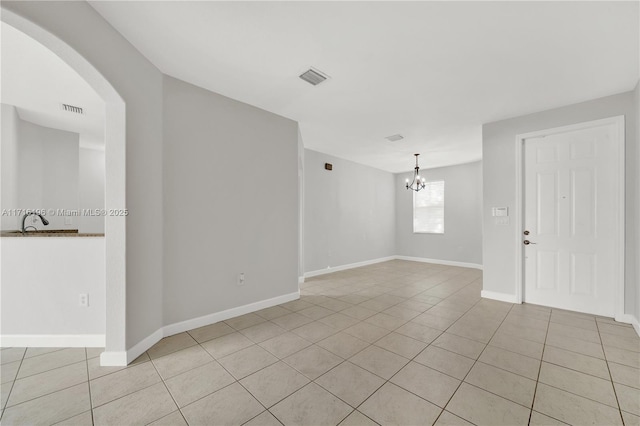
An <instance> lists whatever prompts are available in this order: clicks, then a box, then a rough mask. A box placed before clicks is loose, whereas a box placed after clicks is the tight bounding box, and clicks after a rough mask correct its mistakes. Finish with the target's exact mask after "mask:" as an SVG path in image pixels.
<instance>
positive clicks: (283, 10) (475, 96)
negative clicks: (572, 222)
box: [90, 1, 639, 172]
mask: <svg viewBox="0 0 640 426" xmlns="http://www.w3.org/2000/svg"><path fill="white" fill-rule="evenodd" d="M90 3H91V4H92V6H93V7H94V8H95V9H96V10H97V11H98V12H99V13H100V14H101V15H102V16H103V17H104V18H105V19H106V20H107V21H109V22H110V23H111V24H112V25H113V26H114V27H115V28H116V29H117V30H118V31H119V32H121V33H122V34H123V35H124V37H126V38H127V39H128V40H129V41H130V42H131V43H132V44H133V45H134V46H135V47H136V48H137V49H138V50H140V52H142V54H143V55H145V56H146V57H147V58H148V59H149V60H150V61H151V62H152V63H153V64H155V65H156V66H157V67H158V68H159V69H160V70H161V71H162V72H163V73H165V74H168V75H171V76H173V77H176V78H179V79H182V80H185V81H188V82H190V83H193V84H196V85H198V86H201V87H204V88H206V89H209V90H212V91H214V92H217V93H220V94H222V95H225V96H228V97H231V98H234V99H238V100H240V101H243V102H246V103H248V104H251V105H255V106H257V107H260V108H263V109H265V110H268V111H271V112H274V113H276V114H280V115H282V116H285V117H288V118H291V119H294V120H297V121H298V122H299V123H300V128H301V133H302V136H303V139H304V145H305V147H307V148H310V149H313V150H317V151H321V152H324V153H328V154H332V155H335V156H338V157H342V158H345V159H349V160H352V161H355V162H358V163H362V164H367V165H370V166H373V167H377V168H380V169H383V170H387V171H391V172H400V171H408V170H411V169H412V168H413V165H414V164H413V162H414V158H413V155H412V154H413V153H414V152H418V153H421V154H422V156H421V157H420V159H421V161H420V162H421V166H423V167H437V166H446V165H451V164H459V163H465V162H470V161H474V160H479V159H480V158H481V154H482V152H481V151H482V149H481V143H482V140H481V139H482V135H481V131H482V124H483V123H487V122H491V121H495V120H500V119H504V118H508V117H514V116H518V115H522V114H527V113H531V112H536V111H541V110H546V109H549V108H554V107H559V106H563V105H568V104H572V103H576V102H580V101H585V100H589V99H594V98H598V97H601V96H606V95H611V94H615V93H620V92H624V91H628V90H632V89H633V87H634V86H635V84H636V83H637V81H638V77H639V71H638V60H639V58H638V50H639V43H638V39H639V33H638V31H639V30H638V2H620V3H616V2H608V1H607V2H180V1H171V2H153V1H147V2H109V1H93V2H90ZM310 66H312V67H315V68H317V69H319V70H321V71H323V72H325V73H327V74H328V75H329V76H330V77H331V78H330V79H329V80H328V81H326V82H325V83H322V84H321V85H319V86H316V87H314V86H311V85H309V84H308V83H306V82H304V81H302V80H300V79H299V78H298V75H299V74H301V73H302V72H303V71H305V70H306V69H307V68H308V67H310ZM396 133H400V134H402V135H403V136H404V137H405V138H404V139H403V140H401V141H398V142H388V141H387V140H386V139H385V136H389V135H393V134H396Z"/></svg>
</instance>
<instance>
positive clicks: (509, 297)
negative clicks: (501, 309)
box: [480, 290, 518, 303]
mask: <svg viewBox="0 0 640 426" xmlns="http://www.w3.org/2000/svg"><path fill="white" fill-rule="evenodd" d="M480 296H481V297H484V298H485V299H492V300H498V301H500V302H508V303H518V301H517V300H516V295H515V294H509V293H498V292H496V291H487V290H482V291H481V292H480Z"/></svg>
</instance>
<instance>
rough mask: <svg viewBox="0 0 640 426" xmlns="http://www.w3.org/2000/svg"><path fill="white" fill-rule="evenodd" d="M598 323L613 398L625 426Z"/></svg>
mask: <svg viewBox="0 0 640 426" xmlns="http://www.w3.org/2000/svg"><path fill="white" fill-rule="evenodd" d="M595 323H596V329H597V330H598V337H600V346H602V353H603V355H604V362H605V364H606V366H607V371H608V372H609V379H610V381H611V387H612V388H613V396H615V398H616V403H617V404H618V412H619V413H620V418H621V419H622V425H623V426H624V424H625V422H624V416H623V415H622V407H620V400H619V399H618V392H617V391H616V386H615V384H614V382H613V375H612V374H611V368H610V367H609V361H607V353H606V352H605V350H604V343H603V342H602V336H601V335H600V327H599V326H598V321H596V322H595Z"/></svg>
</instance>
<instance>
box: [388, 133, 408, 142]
mask: <svg viewBox="0 0 640 426" xmlns="http://www.w3.org/2000/svg"><path fill="white" fill-rule="evenodd" d="M385 139H386V140H388V141H389V142H397V141H399V140H402V139H404V136H402V135H391V136H387V137H386V138H385Z"/></svg>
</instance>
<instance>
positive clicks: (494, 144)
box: [482, 92, 638, 313]
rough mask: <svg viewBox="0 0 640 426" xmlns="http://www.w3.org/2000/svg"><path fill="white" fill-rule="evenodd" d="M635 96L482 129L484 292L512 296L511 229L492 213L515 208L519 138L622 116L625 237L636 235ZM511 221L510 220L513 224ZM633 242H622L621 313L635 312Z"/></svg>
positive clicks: (513, 246)
mask: <svg viewBox="0 0 640 426" xmlns="http://www.w3.org/2000/svg"><path fill="white" fill-rule="evenodd" d="M633 96H634V95H633V92H626V93H621V94H618V95H613V96H607V97H604V98H600V99H595V100H592V101H588V102H582V103H579V104H575V105H569V106H566V107H562V108H556V109H552V110H548V111H543V112H539V113H535V114H530V115H525V116H522V117H516V118H512V119H508V120H503V121H497V122H494V123H488V124H485V125H484V126H483V127H482V158H483V181H484V196H483V198H484V207H483V213H484V238H483V253H484V279H483V283H484V289H485V290H487V291H493V292H499V293H505V294H514V291H515V288H514V280H515V273H516V272H515V268H516V263H515V253H516V250H520V247H519V246H518V245H516V238H515V236H516V232H520V230H516V229H515V223H514V221H513V220H511V223H510V225H495V224H494V223H493V220H492V219H493V218H492V217H491V207H493V206H507V207H509V208H510V210H511V211H512V210H513V207H514V204H515V194H516V187H515V175H516V169H515V138H516V135H518V134H522V133H528V132H533V131H536V130H544V129H549V128H553V127H559V126H565V125H570V124H576V123H581V122H584V121H589V120H597V119H601V118H607V117H613V116H618V115H624V116H625V124H626V191H627V193H626V225H625V234H626V235H627V236H632V235H635V226H636V218H637V214H636V212H635V205H636V197H637V191H636V176H637V173H638V162H637V136H636V118H637V111H636V109H635V106H634V103H633V102H634V97H633ZM512 219H513V218H512ZM637 243H638V242H637V240H636V239H635V238H627V239H626V261H625V265H626V266H625V283H626V286H625V299H626V306H625V312H627V313H631V312H634V310H635V306H634V305H635V300H636V278H635V269H636V267H635V262H636V259H637V257H636V256H637V255H636V246H637Z"/></svg>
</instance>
